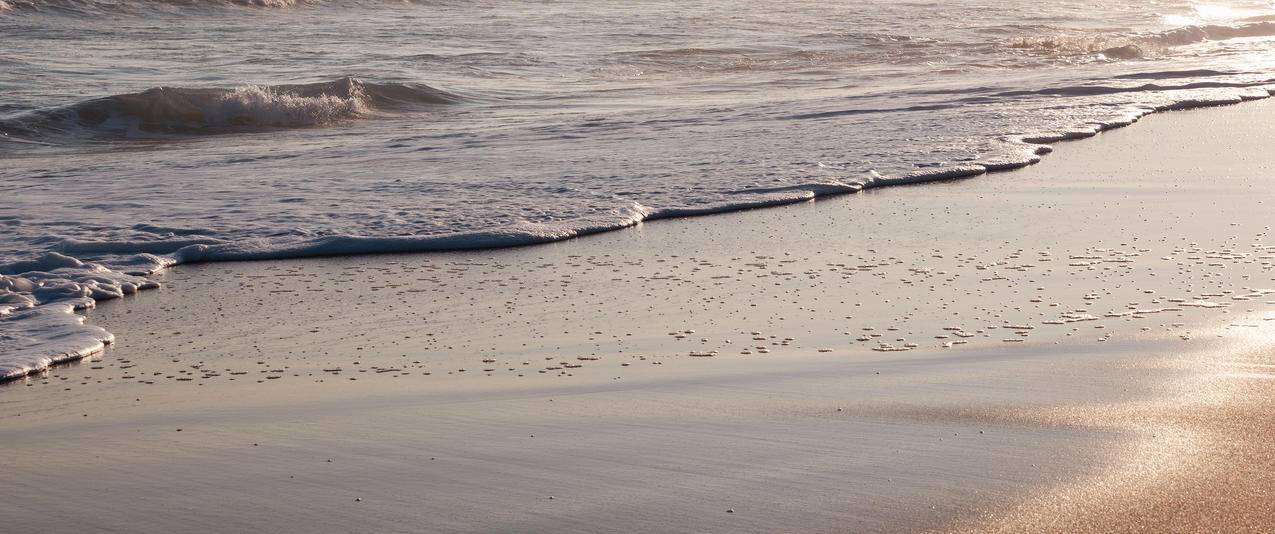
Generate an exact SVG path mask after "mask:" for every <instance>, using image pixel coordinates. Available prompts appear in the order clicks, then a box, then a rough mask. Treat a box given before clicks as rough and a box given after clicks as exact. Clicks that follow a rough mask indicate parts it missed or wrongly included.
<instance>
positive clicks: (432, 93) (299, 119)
mask: <svg viewBox="0 0 1275 534" xmlns="http://www.w3.org/2000/svg"><path fill="white" fill-rule="evenodd" d="M461 100H462V99H461V97H459V96H457V95H454V94H452V93H448V92H446V91H441V90H438V89H435V88H433V87H429V86H427V85H423V84H405V83H370V82H363V81H360V80H357V79H355V78H349V77H346V78H341V79H338V80H334V81H331V82H322V83H313V84H301V85H274V86H270V85H244V86H240V87H236V88H233V89H200V88H180V87H156V88H153V89H148V90H146V91H142V92H140V93H127V94H120V95H112V96H107V97H102V98H95V99H92V100H87V101H83V102H79V103H76V104H72V105H69V106H63V107H58V108H51V109H45V110H37V111H33V112H28V113H24V114H22V115H18V116H16V117H13V118H9V119H0V134H10V135H16V136H18V137H22V138H26V139H32V140H45V139H48V138H56V137H59V136H70V137H79V136H84V135H88V136H90V137H98V136H103V135H108V136H117V135H119V134H125V135H130V134H148V133H149V134H156V133H158V134H173V133H177V134H200V133H227V132H232V131H243V130H261V129H275V128H304V127H312V126H322V125H326V124H332V123H336V122H340V121H345V120H351V119H356V118H360V117H365V116H368V115H370V114H371V113H373V112H375V111H393V110H397V109H403V108H411V107H420V106H430V105H442V104H450V103H455V102H460V101H461Z"/></svg>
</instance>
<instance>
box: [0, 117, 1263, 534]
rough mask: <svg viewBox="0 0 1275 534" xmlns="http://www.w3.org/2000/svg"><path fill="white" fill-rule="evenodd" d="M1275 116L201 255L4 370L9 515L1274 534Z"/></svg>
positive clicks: (167, 525) (214, 522) (1163, 120)
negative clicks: (818, 188) (857, 180)
mask: <svg viewBox="0 0 1275 534" xmlns="http://www.w3.org/2000/svg"><path fill="white" fill-rule="evenodd" d="M1273 115H1275V105H1273V104H1270V103H1255V104H1246V105H1243V106H1236V107H1229V108H1220V109H1211V110H1200V111H1192V112H1183V113H1171V114H1165V115H1160V116H1153V117H1151V118H1149V119H1147V120H1145V121H1144V124H1140V125H1137V126H1135V127H1133V128H1130V129H1126V130H1120V131H1114V132H1109V133H1107V134H1103V135H1101V136H1099V137H1098V138H1096V139H1093V140H1088V141H1082V142H1077V143H1067V144H1061V145H1058V146H1057V147H1056V148H1057V149H1058V153H1057V154H1056V155H1054V156H1051V157H1050V158H1048V159H1047V161H1046V162H1045V163H1044V164H1042V165H1039V166H1036V167H1033V168H1029V169H1026V170H1023V171H1020V172H1013V173H1006V174H1000V175H993V176H985V177H981V178H976V179H973V180H966V181H959V182H952V183H944V184H930V185H925V186H919V187H903V188H891V189H885V190H877V191H870V192H866V193H862V194H859V195H854V196H849V197H843V198H838V199H832V200H828V201H822V202H817V203H813V204H806V205H798V206H790V207H785V208H776V209H768V210H759V211H753V212H745V213H735V214H726V215H719V216H712V217H705V218H698V219H687V220H671V221H659V222H656V223H651V224H646V225H644V226H641V227H638V228H635V229H632V230H629V231H623V232H616V233H612V234H606V235H600V236H594V237H590V238H585V239H579V240H575V241H570V242H564V243H557V244H552V245H546V246H538V247H529V248H522V249H514V250H503V251H489V252H473V253H455V254H432V255H400V256H374V257H352V258H328V259H315V260H303V261H288V262H261V263H232V264H209V265H194V266H184V267H180V268H177V269H174V270H172V271H170V272H167V273H165V274H164V275H162V278H163V281H164V282H165V283H166V284H167V286H168V288H170V289H179V290H169V289H160V290H156V291H151V292H146V293H143V294H141V295H140V296H139V297H137V298H130V299H127V300H124V301H118V302H110V303H106V304H104V305H102V306H101V307H100V308H99V309H97V310H94V311H92V312H90V317H91V319H90V320H91V321H92V322H94V323H95V324H100V325H102V326H104V327H106V328H107V329H109V330H110V331H112V332H114V333H116V335H117V336H118V341H117V343H116V345H115V346H114V347H112V348H111V350H109V351H108V352H107V353H106V354H105V355H104V356H103V357H101V358H99V359H97V360H96V361H91V362H84V363H82V364H79V365H74V366H67V367H61V368H58V369H56V370H54V371H53V372H51V373H49V374H48V375H47V376H42V377H32V378H30V379H28V380H25V381H21V382H15V383H11V384H7V385H4V386H0V420H3V421H4V424H5V426H6V433H5V439H4V445H5V447H4V449H5V452H6V454H5V455H4V456H3V458H2V459H0V469H3V470H4V472H5V473H6V484H5V485H4V489H3V490H0V494H4V495H3V496H4V497H5V498H4V499H0V517H3V518H5V520H6V524H8V525H11V527H12V528H14V529H15V530H32V531H65V530H71V529H75V528H92V529H101V530H111V531H121V532H126V531H127V532H163V531H172V530H182V529H186V530H221V531H241V530H261V531H270V532H283V531H316V532H318V531H325V532H347V531H405V532H406V531H422V530H424V531H493V530H495V531H552V532H562V531H580V532H585V531H612V532H622V531H720V532H740V531H754V532H774V531H906V530H923V529H934V530H969V531H982V530H994V529H1000V530H1005V531H1040V530H1055V531H1083V530H1104V531H1105V530H1147V531H1175V530H1176V531H1212V530H1237V531H1243V530H1248V531H1263V530H1271V529H1272V528H1275V523H1273V522H1275V519H1272V518H1273V517H1275V512H1273V511H1272V509H1271V505H1270V504H1269V503H1270V502H1271V498H1270V497H1271V495H1270V491H1271V489H1270V488H1272V487H1275V484H1272V482H1273V481H1272V480H1271V475H1270V473H1272V472H1275V471H1272V469H1271V468H1272V465H1271V460H1270V459H1269V458H1271V452H1272V451H1271V447H1270V445H1268V443H1269V442H1270V438H1271V436H1272V430H1273V428H1272V426H1273V424H1275V420H1273V419H1272V418H1271V416H1270V415H1269V414H1270V413H1272V411H1271V408H1272V406H1271V403H1272V401H1271V400H1270V399H1271V398H1273V397H1272V396H1271V387H1272V386H1271V385H1270V384H1271V382H1270V380H1271V378H1272V376H1275V375H1272V372H1271V371H1272V369H1275V367H1272V366H1275V361H1272V359H1271V357H1270V354H1271V349H1272V346H1275V337H1273V335H1272V334H1273V333H1275V323H1273V322H1270V321H1269V320H1268V319H1272V318H1275V305H1273V304H1271V301H1275V294H1272V293H1271V289H1272V288H1275V281H1273V280H1272V273H1271V268H1272V266H1273V265H1275V243H1269V237H1268V236H1267V235H1266V234H1267V232H1268V231H1269V228H1268V225H1269V221H1270V216H1269V209H1268V207H1269V206H1270V205H1271V203H1272V202H1273V201H1275V193H1273V192H1272V188H1271V186H1272V185H1273V184H1272V182H1273V181H1275V173H1272V170H1275V157H1272V156H1270V153H1271V148H1272V147H1273V145H1275V142H1272V141H1271V139H1275V135H1272V134H1275V126H1273V125H1275V121H1269V120H1265V118H1268V117H1271V116H1273ZM192 301H193V302H194V303H196V304H195V305H192V304H191V302H192ZM178 429H180V430H178ZM550 497H552V498H550Z"/></svg>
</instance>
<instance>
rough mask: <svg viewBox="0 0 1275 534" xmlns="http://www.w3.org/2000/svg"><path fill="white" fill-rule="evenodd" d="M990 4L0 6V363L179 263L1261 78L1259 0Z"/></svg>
mask: <svg viewBox="0 0 1275 534" xmlns="http://www.w3.org/2000/svg"><path fill="white" fill-rule="evenodd" d="M997 7H998V9H997V10H994V11H989V10H988V9H986V6H985V5H983V4H980V3H977V2H972V1H954V2H945V3H941V4H924V5H921V4H910V3H898V2H883V1H875V0H858V1H850V2H839V3H836V4H833V5H827V4H825V3H823V2H815V1H804V0H790V1H779V0H748V1H745V2H739V3H732V4H723V3H711V2H672V1H657V0H645V1H642V2H612V1H602V0H589V1H585V0H563V1H560V2H544V3H528V2H506V1H496V0H472V1H466V2H460V1H451V0H431V1H426V0H421V1H411V2H408V1H392V0H385V1H375V0H329V1H319V0H315V1H301V0H298V1H290V0H220V1H218V0H213V1H207V2H205V1H194V0H189V1H184V0H0V34H3V35H5V48H4V50H2V51H0V94H4V95H5V99H4V100H3V101H0V160H3V161H4V165H0V183H4V184H5V189H6V191H12V192H13V193H12V194H10V195H8V196H7V198H6V200H8V202H5V203H3V204H0V378H12V377H17V376H22V375H25V374H27V373H31V372H37V371H39V370H41V369H44V368H47V366H49V365H52V364H54V363H57V362H60V361H67V360H74V359H78V358H81V357H84V356H86V355H89V354H93V353H95V352H98V351H101V350H102V348H103V346H104V344H106V343H109V342H110V341H111V340H112V337H111V335H110V333H109V332H106V331H104V330H102V329H100V328H97V327H92V326H88V325H85V324H83V321H84V320H83V317H81V316H80V315H78V314H76V313H74V312H75V310H77V309H83V308H87V307H91V306H93V305H94V304H95V303H96V302H97V301H100V300H102V299H108V298H117V297H121V296H124V295H129V294H133V293H135V292H137V291H140V290H144V289H147V288H150V287H155V282H154V281H153V280H151V279H150V278H149V277H148V275H150V274H152V273H154V272H156V271H158V270H160V269H163V268H166V267H168V266H171V265H175V264H179V263H190V262H203V261H228V260H255V259H281V258H295V257H303V256H318V255H335V254H367V253H379V252H413V251H434V250H455V249H474V248H494V247H505V246H517V245H527V244H534V243H543V242H548V241H555V240H561V239H568V238H571V237H576V236H581V235H587V234H591V233H597V232H603V231H609V230H615V229H619V228H625V227H629V226H633V225H636V224H640V223H641V222H643V221H648V220H652V219H658V218H667V217H684V216H695V215H705V214H711V213H718V212H722V211H730V210H739V209H748V208H757V207H765V206H772V205H778V204H787V203H793V202H803V201H808V200H811V199H813V198H818V197H821V196H827V195H838V194H849V193H854V192H857V191H861V190H863V189H866V188H872V187H882V186H889V185H900V184H915V183H922V182H927V181H934V180H953V179H961V178H970V177H974V176H978V175H981V174H984V173H987V172H998V171H1005V170H1011V169H1015V168H1020V167H1022V166H1025V165H1031V164H1033V163H1036V162H1038V161H1040V160H1041V158H1042V156H1044V155H1045V154H1048V153H1049V152H1050V150H1051V147H1050V145H1051V144H1053V143H1056V142H1059V141H1064V140H1070V139H1081V138H1085V137H1090V136H1093V135H1096V134H1098V133H1100V132H1102V131H1104V130H1108V129H1111V128H1118V127H1122V126H1127V125H1130V124H1133V123H1134V122H1136V121H1137V120H1138V119H1139V118H1141V117H1144V116H1146V115H1147V114H1149V113H1155V112H1159V111H1171V110H1177V109H1186V108H1193V107H1203V106H1213V105H1225V104H1236V103H1240V102H1243V101H1245V100H1253V99H1259V98H1266V97H1268V96H1270V94H1271V93H1272V91H1275V54H1272V51H1273V50H1275V38H1273V37H1275V6H1272V5H1271V4H1270V3H1269V2H1264V1H1244V0H1236V1H1231V2H1208V3H1205V2H1190V1H1186V0H1168V1H1165V2H1158V3H1157V4H1156V5H1155V6H1154V9H1152V8H1149V7H1147V6H1145V5H1141V4H1140V3H1133V2H1122V3H1117V4H1116V5H1102V6H1096V5H1094V4H1093V3H1092V2H1080V1H1060V2H1052V3H1049V4H1041V3H1039V2H1027V1H1018V0H1011V1H1008V2H1003V3H1000V5H998V6H997ZM861 223H862V221H855V220H853V215H852V214H849V213H848V214H847V221H846V224H847V231H856V228H858V226H859V225H860V224H861Z"/></svg>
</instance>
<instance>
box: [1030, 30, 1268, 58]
mask: <svg viewBox="0 0 1275 534" xmlns="http://www.w3.org/2000/svg"><path fill="white" fill-rule="evenodd" d="M1271 36H1275V22H1271V21H1267V20H1260V21H1256V22H1250V23H1247V24H1241V25H1237V26H1225V25H1205V26H1183V27H1180V28H1174V29H1172V30H1168V31H1163V32H1157V33H1148V34H1133V35H1121V34H1082V35H1061V36H1050V37H1024V38H1019V39H1015V40H1013V41H1011V42H1010V44H1009V46H1010V47H1011V48H1016V49H1021V50H1027V51H1030V52H1034V53H1039V54H1044V55H1051V56H1063V57H1065V56H1080V55H1099V56H1101V57H1103V58H1106V59H1117V60H1126V59H1139V58H1144V57H1150V56H1155V55H1161V54H1163V53H1165V51H1167V50H1168V49H1170V48H1173V47H1178V46H1187V45H1192V44H1198V43H1203V42H1206V41H1225V40H1229V39H1240V38H1245V37H1271Z"/></svg>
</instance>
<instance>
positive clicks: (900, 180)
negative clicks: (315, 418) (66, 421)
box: [0, 84, 1275, 384]
mask: <svg viewBox="0 0 1275 534" xmlns="http://www.w3.org/2000/svg"><path fill="white" fill-rule="evenodd" d="M1235 89H1237V90H1243V89H1253V90H1259V91H1264V92H1265V93H1266V94H1265V95H1264V96H1254V95H1246V94H1243V93H1240V94H1236V95H1231V96H1229V97H1220V98H1217V99H1214V100H1202V99H1186V100H1182V101H1176V102H1174V103H1172V104H1168V105H1163V106H1160V107H1156V108H1141V109H1140V110H1139V111H1138V112H1137V113H1136V114H1134V115H1130V116H1128V117H1127V118H1126V119H1125V120H1121V121H1116V122H1113V123H1110V124H1095V125H1093V126H1092V128H1090V129H1085V130H1077V131H1072V132H1063V133H1059V134H1055V135H1052V136H1036V137H1028V136H1023V137H1021V138H1019V139H1015V140H1011V141H1010V142H1011V143H1017V144H1022V145H1023V146H1024V147H1032V148H1031V150H1029V151H1026V152H1030V153H1032V154H1033V155H1032V156H1030V157H1026V158H1025V159H1023V160H1022V161H1018V162H1004V163H991V162H985V163H981V164H970V165H966V166H946V167H941V168H938V169H935V170H930V171H916V172H914V173H912V174H909V175H905V176H898V177H890V178H885V177H880V178H874V179H868V180H863V181H850V182H847V183H835V184H834V183H829V184H805V185H796V186H793V187H792V188H791V189H786V190H787V191H788V192H791V193H793V194H792V195H790V196H788V197H786V198H779V199H762V200H758V201H755V202H753V203H746V204H733V205H730V206H715V207H708V208H704V209H703V210H694V209H687V208H679V209H665V210H662V211H655V212H652V211H651V210H650V209H648V208H644V207H642V206H640V205H635V207H636V209H635V214H634V215H633V216H632V217H631V218H630V220H629V221H628V222H625V223H623V224H620V225H618V226H617V225H610V226H607V225H602V226H597V227H593V228H589V227H584V229H574V230H570V231H566V232H563V231H561V230H558V231H556V235H552V236H546V237H545V238H544V239H540V240H529V241H525V242H508V243H506V242H502V241H501V237H500V236H502V235H504V236H507V235H508V234H505V233H503V232H481V233H479V234H458V235H445V236H426V237H414V236H413V237H402V238H368V237H358V236H325V237H320V238H316V239H313V240H310V241H306V242H303V243H297V244H295V245H294V247H301V248H300V249H298V250H294V251H292V252H287V251H286V250H284V251H278V250H277V251H275V252H273V253H265V254H262V253H256V254H248V255H247V256H243V255H242V254H236V253H234V252H233V251H232V252H230V253H229V254H223V255H220V256H219V255H218V254H217V253H215V252H213V253H210V248H211V247H216V246H219V245H206V244H194V245H186V246H181V247H180V248H179V249H177V250H168V251H167V252H165V250H166V249H164V248H163V247H164V246H168V245H164V244H160V245H161V249H156V250H150V249H149V245H148V246H147V247H143V249H145V250H138V251H137V252H153V253H161V254H163V253H168V254H172V255H173V257H165V258H162V259H161V260H162V261H161V260H156V261H159V263H157V264H156V265H155V266H153V267H152V268H149V269H146V270H145V271H144V272H132V271H126V272H124V273H120V274H121V276H119V278H120V279H121V280H120V281H118V282H117V284H116V285H117V286H119V287H120V290H119V291H112V290H108V291H107V292H105V293H103V292H98V293H97V294H94V295H93V296H92V297H83V298H82V299H81V301H77V302H75V303H74V306H73V311H72V313H77V312H83V311H84V310H86V309H89V308H92V307H94V306H96V302H97V301H100V300H105V299H112V298H120V297H123V296H127V295H131V294H134V293H136V292H137V291H139V290H145V289H152V288H154V287H155V284H154V283H153V281H151V280H146V279H145V278H143V277H153V276H154V275H156V274H157V273H159V272H161V271H163V270H165V269H170V268H172V267H174V266H178V265H192V264H200V263H224V262H234V261H279V260H284V261H286V260H296V259H303V258H312V257H317V258H325V257H341V256H351V255H380V254H419V253H442V252H461V251H474V250H500V249H506V248H519V247H527V246H537V245H544V244H548V243H556V242H561V241H565V240H570V239H577V238H580V237H588V236H592V235H598V234H604V233H608V232H614V231H619V230H624V229H628V228H633V227H634V226H637V225H640V224H643V223H645V222H654V221H659V220H670V219H685V218H695V217H703V216H709V215H720V214H724V213H736V212H744V211H751V210H756V209H762V208H774V207H782V206H787V205H791V204H798V203H804V202H810V201H815V200H824V199H829V198H835V197H841V196H845V195H850V194H854V193H859V192H863V191H867V190H872V189H878V188H885V187H890V186H896V185H916V184H922V183H930V182H943V181H953V180H963V179H967V178H974V177H978V176H982V175H985V174H998V173H1002V172H1012V171H1017V170H1021V169H1024V168H1028V167H1031V166H1034V165H1036V164H1038V163H1040V162H1041V161H1043V156H1045V155H1047V154H1050V153H1052V152H1053V151H1054V148H1053V146H1052V145H1053V144H1055V143H1059V142H1069V141H1079V140H1084V139H1089V138H1092V137H1095V136H1097V135H1098V134H1101V133H1103V132H1108V131H1114V130H1118V129H1122V128H1125V127H1128V126H1132V125H1134V124H1136V123H1137V122H1138V121H1140V120H1142V119H1143V118H1145V117H1147V116H1150V115H1156V114H1162V113H1165V112H1175V111H1192V110H1203V109H1207V108H1216V107H1223V106H1232V105H1238V104H1242V103H1249V102H1256V101H1260V100H1265V99H1268V98H1270V97H1272V96H1275V86H1269V85H1262V84H1254V85H1251V86H1248V87H1242V88H1238V87H1237V88H1235ZM1026 152H1025V153H1026ZM784 191H785V190H770V191H765V193H770V194H780V193H783V192H784ZM474 239H477V240H478V241H479V243H476V244H472V245H463V246H448V245H446V243H450V242H452V241H456V240H461V241H464V240H474ZM506 239H509V238H508V237H506ZM513 239H514V240H515V241H517V238H513ZM493 240H494V241H493ZM486 241H492V242H490V243H485V242H486ZM426 243H428V245H426ZM438 243H442V244H443V246H442V247H438V246H436V245H437V244H438ZM484 243H485V244H484ZM225 245H230V244H228V243H227V244H225ZM83 246H85V247H87V249H88V250H92V249H93V245H92V244H84V245H83ZM76 250H79V249H78V248H77V249H76ZM79 251H80V252H83V251H84V250H79ZM52 252H55V253H57V254H61V253H62V252H75V251H74V250H72V251H68V250H65V249H63V250H58V251H52ZM99 252H100V251H99ZM46 256H47V253H46ZM240 256H243V257H240ZM68 259H69V258H68ZM44 261H45V260H35V263H39V262H44ZM28 263H32V262H28ZM52 263H53V264H56V265H57V266H67V265H69V263H79V262H78V261H77V260H70V262H69V263H68V262H67V261H63V259H62V258H55V259H54V260H53V261H52ZM81 265H82V264H81ZM14 274H16V275H18V276H21V274H23V273H14ZM139 279H142V280H145V281H139ZM42 305H43V304H41V305H37V307H39V306H42ZM22 311H23V310H16V311H15V312H11V313H10V314H8V316H7V317H5V318H8V319H10V320H12V319H13V318H14V315H13V314H14V313H20V312H22ZM81 322H82V321H81ZM85 336H88V337H89V338H92V339H91V340H88V341H79V342H76V344H78V345H82V346H80V347H76V348H73V349H69V350H65V351H64V352H63V353H61V354H51V355H45V356H41V358H47V359H48V360H49V361H50V362H51V363H49V364H37V365H34V366H32V365H30V364H20V365H24V367H25V368H26V371H25V372H21V373H19V372H10V373H8V374H4V375H3V376H0V384H2V383H4V382H7V381H11V380H16V379H21V378H23V377H26V376H30V375H33V374H38V373H41V372H44V371H45V370H47V369H49V368H50V367H52V366H56V365H63V364H66V363H69V362H73V361H76V360H82V359H86V358H91V357H93V356H96V355H100V354H101V353H102V352H103V351H104V350H105V346H106V345H109V344H110V343H111V342H113V336H111V334H110V333H109V332H104V333H98V332H95V331H87V332H81V333H80V336H79V337H81V338H83V337H85Z"/></svg>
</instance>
